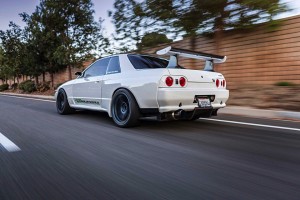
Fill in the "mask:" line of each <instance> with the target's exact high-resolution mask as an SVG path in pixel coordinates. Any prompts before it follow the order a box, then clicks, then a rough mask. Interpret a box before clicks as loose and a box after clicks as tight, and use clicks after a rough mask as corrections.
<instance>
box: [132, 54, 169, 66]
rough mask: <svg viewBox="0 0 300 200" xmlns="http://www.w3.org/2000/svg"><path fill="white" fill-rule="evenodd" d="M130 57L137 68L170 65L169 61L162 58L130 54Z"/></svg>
mask: <svg viewBox="0 0 300 200" xmlns="http://www.w3.org/2000/svg"><path fill="white" fill-rule="evenodd" d="M128 58H129V60H130V62H131V63H132V65H133V67H134V68H135V69H149V68H166V67H167V66H168V61H167V60H163V59H160V58H155V57H150V56H141V55H128Z"/></svg>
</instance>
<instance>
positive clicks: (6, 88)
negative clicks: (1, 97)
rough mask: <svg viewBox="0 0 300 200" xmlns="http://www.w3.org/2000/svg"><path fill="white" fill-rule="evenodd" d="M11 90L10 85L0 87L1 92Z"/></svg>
mask: <svg viewBox="0 0 300 200" xmlns="http://www.w3.org/2000/svg"><path fill="white" fill-rule="evenodd" d="M8 88H9V85H8V84H3V85H0V92H2V91H4V90H8Z"/></svg>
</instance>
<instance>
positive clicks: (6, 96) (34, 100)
mask: <svg viewBox="0 0 300 200" xmlns="http://www.w3.org/2000/svg"><path fill="white" fill-rule="evenodd" d="M0 96H5V97H10V98H17V99H29V100H33V101H46V102H52V103H53V102H55V101H54V100H46V99H34V98H28V97H18V96H11V95H6V94H0Z"/></svg>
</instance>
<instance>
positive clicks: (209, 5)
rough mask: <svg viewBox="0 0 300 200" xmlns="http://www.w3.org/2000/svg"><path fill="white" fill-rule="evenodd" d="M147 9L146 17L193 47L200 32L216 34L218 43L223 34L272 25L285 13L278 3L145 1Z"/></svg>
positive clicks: (253, 0)
mask: <svg viewBox="0 0 300 200" xmlns="http://www.w3.org/2000/svg"><path fill="white" fill-rule="evenodd" d="M146 5H147V13H148V16H151V17H152V18H153V19H154V20H156V21H163V22H164V23H166V24H168V25H170V26H171V27H174V28H175V30H176V32H178V33H184V34H185V35H186V36H190V37H191V39H192V43H194V39H195V36H196V35H197V34H199V33H203V32H211V33H215V37H216V39H217V41H220V40H221V38H222V35H223V32H224V30H230V29H247V28H251V27H253V25H255V24H257V23H261V22H269V24H272V25H273V23H274V21H273V19H274V17H275V16H276V15H278V14H280V13H283V12H286V11H287V10H288V8H287V6H286V5H285V4H283V3H281V2H280V0H269V1H262V0H214V1H211V0H146Z"/></svg>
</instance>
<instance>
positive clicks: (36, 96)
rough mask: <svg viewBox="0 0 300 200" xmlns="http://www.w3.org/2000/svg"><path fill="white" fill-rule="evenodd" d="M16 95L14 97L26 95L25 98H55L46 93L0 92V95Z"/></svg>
mask: <svg viewBox="0 0 300 200" xmlns="http://www.w3.org/2000/svg"><path fill="white" fill-rule="evenodd" d="M1 94H2V95H8V96H16V97H26V98H35V99H44V100H55V99H54V96H46V95H32V94H17V93H10V92H0V95H1Z"/></svg>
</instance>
